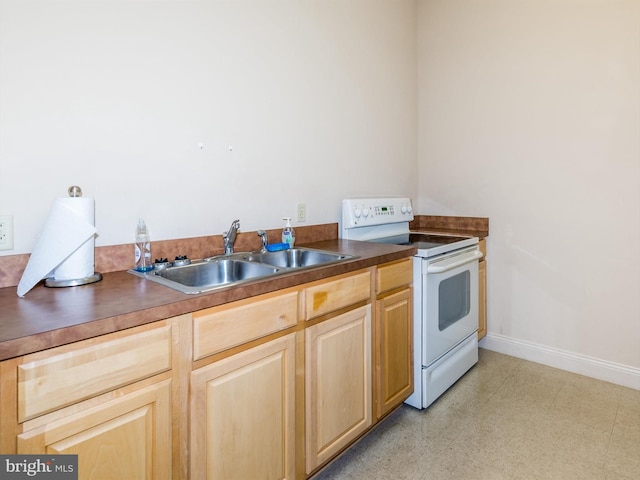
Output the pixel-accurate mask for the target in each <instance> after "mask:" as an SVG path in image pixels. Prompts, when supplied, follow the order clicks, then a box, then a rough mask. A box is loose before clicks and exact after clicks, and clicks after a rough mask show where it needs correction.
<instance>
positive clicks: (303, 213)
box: [298, 203, 307, 222]
mask: <svg viewBox="0 0 640 480" xmlns="http://www.w3.org/2000/svg"><path fill="white" fill-rule="evenodd" d="M306 221H307V206H306V205H305V204H304V203H299V204H298V222H306Z"/></svg>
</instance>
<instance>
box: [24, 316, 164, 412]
mask: <svg viewBox="0 0 640 480" xmlns="http://www.w3.org/2000/svg"><path fill="white" fill-rule="evenodd" d="M169 369H171V327H170V326H169V325H167V324H166V322H162V323H161V325H159V326H158V325H157V324H154V325H153V326H143V327H137V328H135V329H131V330H128V331H127V330H125V331H122V332H118V333H117V334H110V335H104V336H102V337H99V338H96V339H90V340H84V341H81V342H77V343H74V344H72V345H65V346H62V347H57V348H53V349H51V350H47V351H44V352H39V353H35V354H32V355H27V356H26V357H24V360H23V362H22V364H21V365H19V366H18V421H19V422H24V421H25V420H28V419H31V418H34V417H36V416H38V415H42V414H44V413H47V412H50V411H52V410H56V409H58V408H61V407H64V406H66V405H70V404H72V403H77V402H79V401H81V400H84V399H87V398H90V397H93V396H95V395H98V394H100V393H103V392H107V391H110V390H114V389H116V388H119V387H121V386H123V385H127V384H129V383H133V382H135V381H138V380H141V379H143V378H147V377H150V376H152V375H156V374H158V373H161V372H164V371H167V370H169Z"/></svg>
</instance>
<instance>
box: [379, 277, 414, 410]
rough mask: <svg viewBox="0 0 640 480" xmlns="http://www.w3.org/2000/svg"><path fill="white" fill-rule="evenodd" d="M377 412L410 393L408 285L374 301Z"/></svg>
mask: <svg viewBox="0 0 640 480" xmlns="http://www.w3.org/2000/svg"><path fill="white" fill-rule="evenodd" d="M376 308H377V311H376V327H375V338H376V340H375V345H376V351H375V353H374V357H375V362H374V363H375V366H376V368H375V372H376V374H375V381H376V416H377V418H378V419H379V418H381V417H382V416H384V415H385V414H387V413H388V412H390V411H391V410H393V409H394V408H395V407H396V406H398V405H400V404H401V403H402V402H403V401H404V400H406V399H407V397H409V395H411V394H412V393H413V314H412V312H413V310H412V305H411V289H410V288H407V289H405V290H401V291H400V292H398V293H394V294H392V295H390V296H388V297H385V298H383V299H381V300H378V301H377V302H376Z"/></svg>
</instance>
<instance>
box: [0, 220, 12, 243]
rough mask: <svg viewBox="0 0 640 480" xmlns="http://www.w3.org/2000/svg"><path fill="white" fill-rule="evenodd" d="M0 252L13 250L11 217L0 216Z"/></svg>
mask: <svg viewBox="0 0 640 480" xmlns="http://www.w3.org/2000/svg"><path fill="white" fill-rule="evenodd" d="M0 250H13V215H0Z"/></svg>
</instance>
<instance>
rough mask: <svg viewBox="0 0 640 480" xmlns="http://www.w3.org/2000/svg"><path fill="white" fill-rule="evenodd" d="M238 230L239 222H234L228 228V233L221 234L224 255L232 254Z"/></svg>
mask: <svg viewBox="0 0 640 480" xmlns="http://www.w3.org/2000/svg"><path fill="white" fill-rule="evenodd" d="M239 228H240V220H234V221H233V222H232V223H231V226H230V227H229V231H228V232H224V233H223V234H222V242H223V244H224V254H225V255H229V254H231V253H233V244H234V243H235V241H236V235H237V233H238V229H239Z"/></svg>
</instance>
